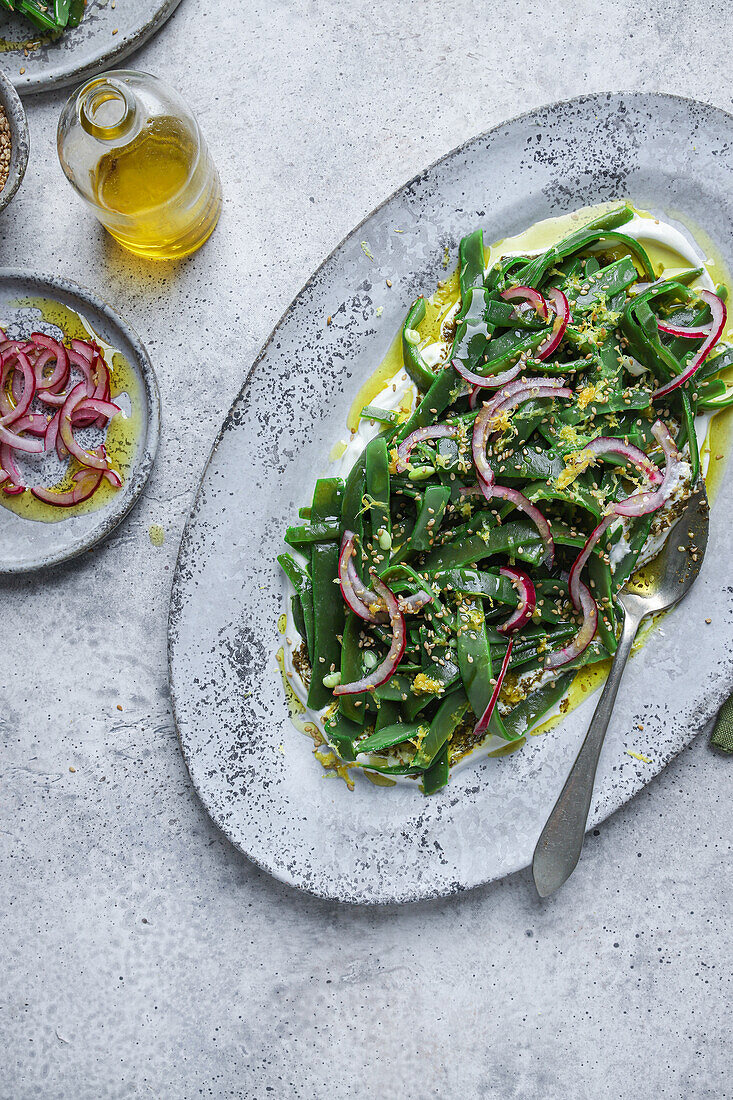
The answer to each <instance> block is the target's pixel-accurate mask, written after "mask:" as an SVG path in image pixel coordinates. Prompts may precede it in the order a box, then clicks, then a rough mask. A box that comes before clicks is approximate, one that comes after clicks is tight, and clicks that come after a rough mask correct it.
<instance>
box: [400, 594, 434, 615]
mask: <svg viewBox="0 0 733 1100" xmlns="http://www.w3.org/2000/svg"><path fill="white" fill-rule="evenodd" d="M397 602H398V603H399V605H400V610H401V611H403V612H404V614H405V615H416V614H417V613H418V611H422V609H423V607H427V605H428V604H429V603H432V602H433V597H432V595H431V594H430V592H426V591H425V589H423V588H421V589H420V591H419V592H413V594H412V595H411V596H398V597H397Z"/></svg>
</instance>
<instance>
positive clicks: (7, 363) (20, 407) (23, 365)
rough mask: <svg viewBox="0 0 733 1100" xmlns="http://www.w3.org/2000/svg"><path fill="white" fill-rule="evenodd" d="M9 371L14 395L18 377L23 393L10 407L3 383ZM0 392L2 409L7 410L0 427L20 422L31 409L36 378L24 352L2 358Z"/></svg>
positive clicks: (1, 418)
mask: <svg viewBox="0 0 733 1100" xmlns="http://www.w3.org/2000/svg"><path fill="white" fill-rule="evenodd" d="M10 371H12V372H13V392H14V394H15V382H16V379H18V378H20V377H22V379H23V392H22V394H21V395H20V397H19V398H17V403H16V404H15V405H14V406H11V402H10V401H9V400H8V397H7V394H6V393H5V383H6V381H7V377H8V374H9V373H10ZM0 390H1V391H2V395H3V401H2V408H3V409H7V410H8V411H6V412H5V414H4V415H3V416H2V417H0V425H6V426H8V425H10V424H13V423H15V421H16V420H20V418H21V417H22V416H25V414H26V413H27V411H28V409H29V408H30V407H31V403H32V401H33V397H34V395H35V392H36V376H35V374H34V371H33V367H32V365H31V362H30V360H29V359H28V356H27V355H26V354H25V352H22V351H17V352H15V353H14V355H13V356H3V359H2V375H1V376H0Z"/></svg>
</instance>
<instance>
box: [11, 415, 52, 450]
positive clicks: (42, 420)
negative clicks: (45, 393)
mask: <svg viewBox="0 0 733 1100" xmlns="http://www.w3.org/2000/svg"><path fill="white" fill-rule="evenodd" d="M47 427H48V422H47V420H46V417H45V416H43V415H42V414H41V413H28V414H27V416H21V418H20V420H16V421H15V423H14V424H13V431H14V432H30V434H31V435H43V436H45V434H46V428H47ZM44 450H45V447H44Z"/></svg>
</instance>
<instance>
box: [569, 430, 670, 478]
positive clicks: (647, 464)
mask: <svg viewBox="0 0 733 1100" xmlns="http://www.w3.org/2000/svg"><path fill="white" fill-rule="evenodd" d="M587 451H589V452H590V453H591V454H593V455H595V456H597V457H598V458H603V457H604V456H605V455H615V456H616V457H617V458H623V459H625V460H626V462H630V463H632V465H634V466H636V468H637V469H638V470H639V471H640V472H641V473H642V474H644V475H645V476H646V477H648V478H649V480H650V481H651V483H652V485H661V483H662V474H661V471H660V470H659V467H658V466H656V465H655V464H654V463H653V462H652V460H651V459H650V458H649V456H648V455H645V454H644V452H643V451H642V450H641V448H640V447H635V446H634V444H633V443H625V442H624V441H623V440H622V439H614V437H613V436H609V435H599V436H596V438H595V439H592V440H591V441H590V443H586V445H585V447H583V448H582V449H581V450H580V451H579V454H580V455H582V454H583V453H584V452H587Z"/></svg>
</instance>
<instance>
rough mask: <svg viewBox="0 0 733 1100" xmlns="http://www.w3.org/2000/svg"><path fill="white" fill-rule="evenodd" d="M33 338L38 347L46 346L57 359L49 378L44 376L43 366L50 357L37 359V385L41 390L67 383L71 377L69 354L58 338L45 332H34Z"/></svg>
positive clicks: (52, 388)
mask: <svg viewBox="0 0 733 1100" xmlns="http://www.w3.org/2000/svg"><path fill="white" fill-rule="evenodd" d="M31 340H33V343H34V344H35V345H36V347H40V348H45V349H46V350H47V351H49V352H50V353H51V356H52V357H53V358H55V360H56V366H55V368H54V370H53V372H52V374H51V375H50V377H48V378H44V377H43V368H44V367H45V365H46V363H47V362H48V359H46V360H44V361H43V362H41V357H39V359H38V360H37V361H36V386H37V388H38V389H39V390H54V389H57V388H59V387H60V386H63V385H65V384H66V381H67V379H68V377H69V355H68V352H67V350H66V348H65V347H64V345H63V344H61V343H60V342H59V341H58V340H53V339H52V338H51V337H50V336H46V335H45V333H43V332H34V333H33V334H32V336H31Z"/></svg>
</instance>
